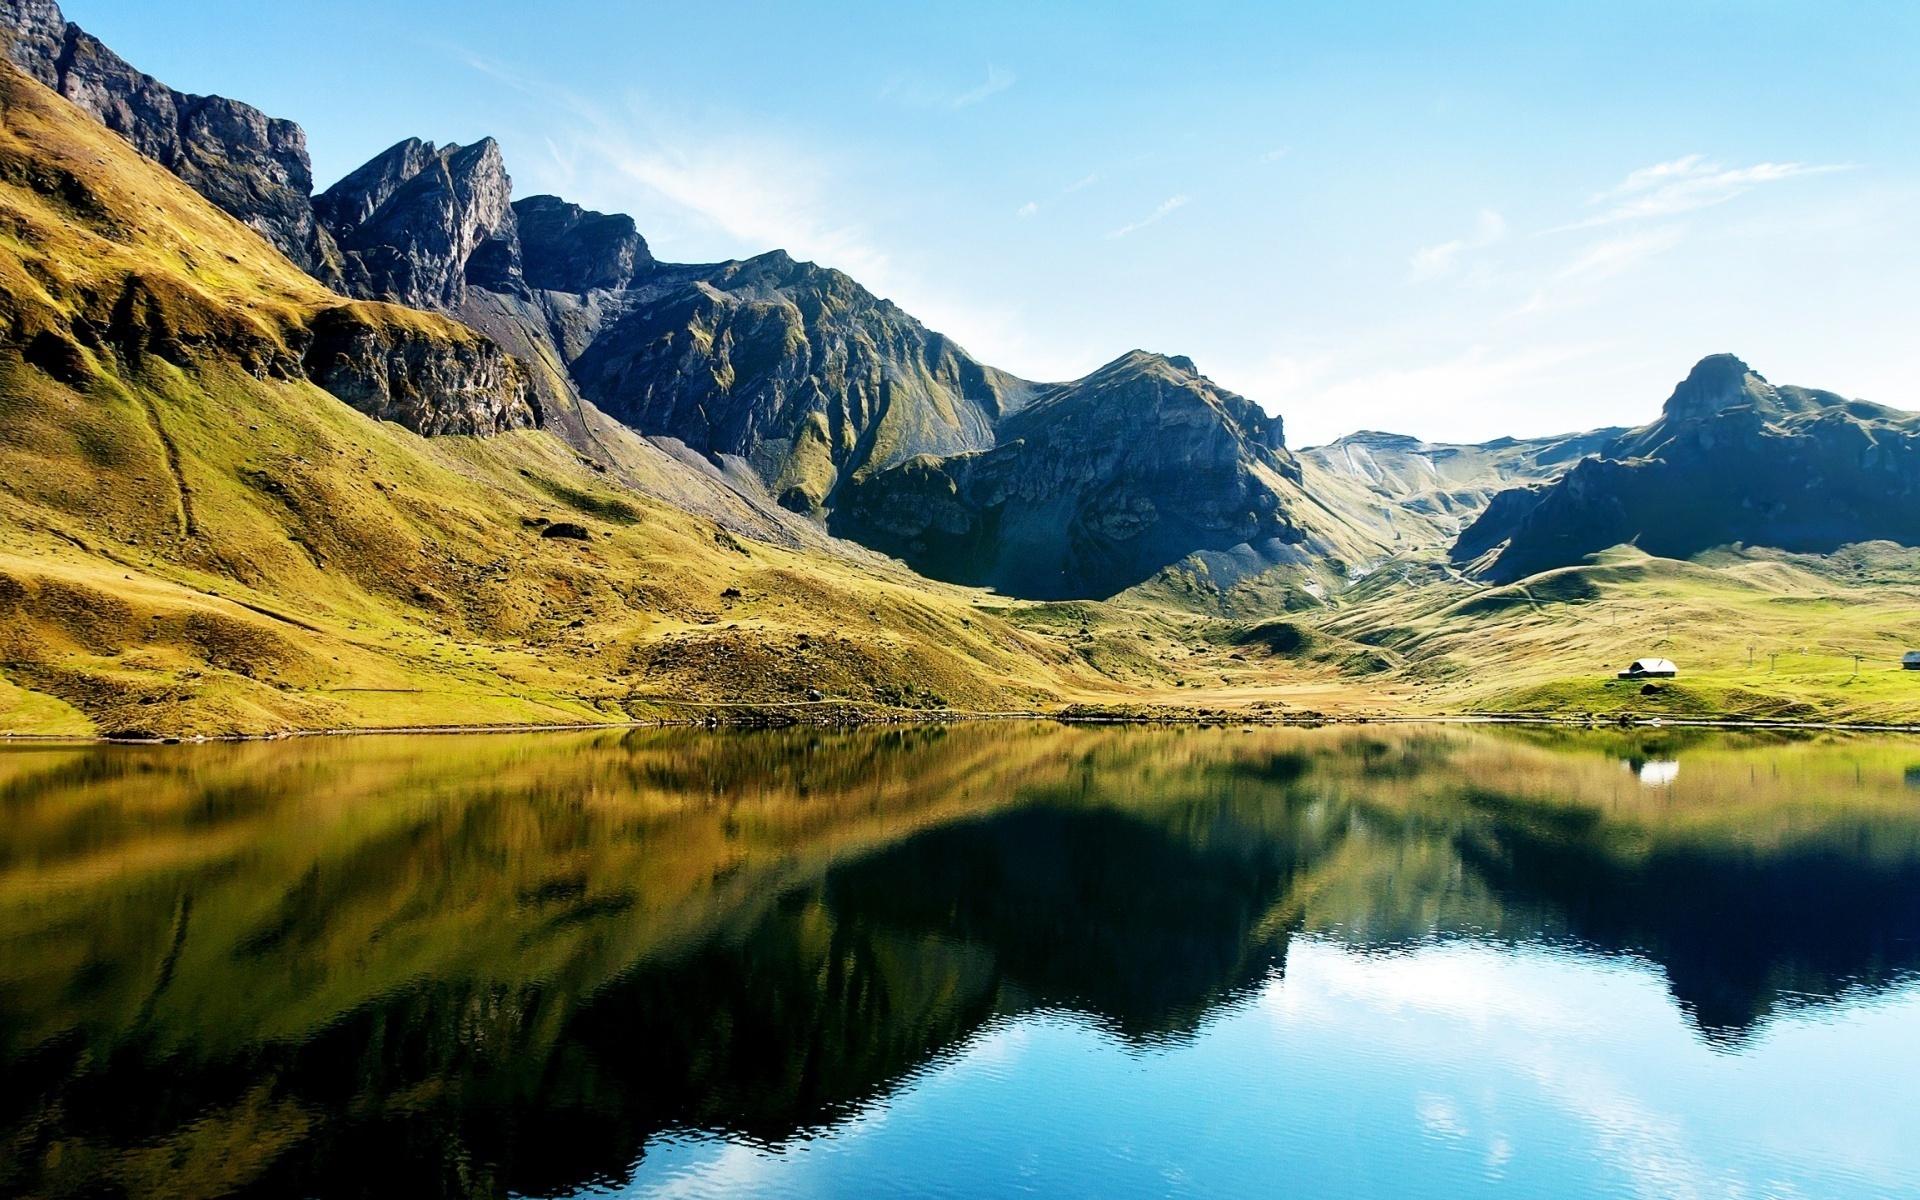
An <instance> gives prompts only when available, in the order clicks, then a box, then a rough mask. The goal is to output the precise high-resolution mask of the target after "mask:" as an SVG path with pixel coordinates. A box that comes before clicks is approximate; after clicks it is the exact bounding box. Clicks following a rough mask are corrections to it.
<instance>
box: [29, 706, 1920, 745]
mask: <svg viewBox="0 0 1920 1200" xmlns="http://www.w3.org/2000/svg"><path fill="white" fill-rule="evenodd" d="M720 703H722V704H725V706H726V707H730V708H737V709H739V710H742V711H740V712H739V713H738V714H737V715H736V716H730V717H727V718H721V717H718V716H711V715H710V716H706V717H699V716H689V717H656V718H648V719H643V720H631V721H599V722H583V723H579V724H570V723H544V724H512V725H471V724H453V725H383V726H366V727H342V728H327V729H290V730H282V731H278V732H274V733H232V734H190V735H171V734H156V735H151V736H131V735H113V734H92V735H87V734H51V733H48V734H41V733H12V732H4V731H0V745H6V744H22V743H72V744H87V745H114V746H172V745H205V744H209V743H216V742H236V743H237V742H277V741H286V740H289V739H292V738H321V737H376V736H378V737H395V736H402V735H433V736H454V735H462V734H510V733H591V732H596V731H605V730H615V729H623V730H624V729H709V730H713V731H716V732H717V731H720V730H745V729H792V728H803V727H811V728H820V729H859V728H863V727H868V726H885V725H946V724H961V723H966V722H975V721H1052V722H1055V723H1057V724H1061V725H1201V726H1216V725H1241V726H1259V727H1266V728H1276V729H1277V728H1312V729H1317V728H1324V727H1326V726H1330V725H1539V726H1550V727H1563V728H1572V729H1589V730H1596V731H1597V730H1601V729H1664V728H1683V729H1746V730H1780V731H1806V732H1821V731H1824V732H1834V733H1888V734H1920V721H1916V722H1912V723H1906V724H1895V723H1887V722H1874V721H1799V720H1772V719H1767V718H1756V717H1735V716H1724V717H1666V716H1657V715H1651V714H1648V715H1642V714H1637V713H1624V714H1620V715H1617V716H1613V717H1609V718H1604V719H1603V718H1598V717H1592V716H1588V715H1585V714H1582V715H1580V716H1563V715H1556V714H1553V713H1498V712H1474V713H1455V714H1445V715H1441V714H1416V713H1408V714H1353V713H1347V714H1323V713H1299V714H1275V713H1270V712H1258V713H1232V712H1223V711H1219V710H1207V709H1197V710H1189V711H1184V712H1182V711H1178V710H1167V711H1155V712H1124V711H1115V712H1076V711H1073V709H1074V708H1075V707H1077V706H1068V707H1067V708H1066V709H1063V710H1059V711H1054V712H1043V711H1032V712H967V711H959V710H953V709H940V710H929V711H924V712H917V711H910V710H902V711H887V712H883V713H872V712H861V711H859V710H857V709H854V708H851V707H839V708H838V710H837V711H835V712H833V713H830V714H817V715H816V714H812V713H809V714H804V715H801V714H795V713H793V712H791V711H790V710H789V708H788V707H787V706H782V705H765V706H752V705H748V704H745V703H740V704H734V703H732V702H720Z"/></svg>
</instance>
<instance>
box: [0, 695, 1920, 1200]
mask: <svg viewBox="0 0 1920 1200" xmlns="http://www.w3.org/2000/svg"><path fill="white" fill-rule="evenodd" d="M1916 757H1920V747H1916V746H1915V744H1914V743H1912V742H1906V741H1894V740H1865V739H1862V740H1836V739H1833V738H1829V737H1818V738H1813V737H1801V738H1789V737H1784V736H1766V737H1761V736H1731V735H1708V734H1703V733H1699V732H1695V731H1687V730H1673V729H1666V730H1659V731H1655V732H1651V733H1637V734H1628V733H1581V734H1577V735H1576V734H1570V733H1555V732H1548V731H1538V730H1533V731H1528V730H1514V729H1508V730H1466V729H1459V728H1435V727H1404V728H1397V727H1367V728H1360V729H1354V728H1347V729H1329V730H1317V731H1309V730H1280V729H1261V730H1257V731H1254V732H1251V733H1246V732H1242V731H1241V730H1239V729H1231V728H1230V729H1213V730H1207V729H1159V728H1154V729H1116V728H1091V729H1089V728H1061V727H1055V726H1047V725H1032V724H1006V725H999V724H985V725H966V726H958V727H952V728H930V729H924V730H915V731H910V732H865V731H862V732H847V733H826V732H792V731H783V732H765V733H741V734H725V735H713V734H704V733H694V732H684V731H667V732H656V731H647V732H633V733H626V734H607V733H600V734H583V735H528V736H491V737H482V736H476V737H439V738H432V737H417V738H407V737H393V738H360V739H348V740H337V739H312V740H299V741H293V742H285V743H272V744H242V745H210V746H188V747H163V748H162V747H156V748H131V747H102V746H39V747H34V746H22V745H14V746H11V747H8V748H6V749H4V750H0V806H3V811H4V814H5V823H4V826H0V1077H4V1079H5V1081H6V1083H5V1087H4V1089H0V1194H5V1195H26V1196H78V1195H116V1194H124V1195H149V1194H160V1193H163V1192H164V1193H165V1194H168V1195H176V1196H216V1195H258V1196H285V1195H322V1196H332V1195H348V1194H351V1195H359V1196H375V1195H394V1196H400V1195H406V1196H422V1195H426V1196H433V1195H480V1196H492V1195H505V1194H507V1193H509V1192H515V1193H522V1194H553V1193H560V1192H566V1191H570V1190H574V1189H578V1188H581V1187H583V1186H589V1185H595V1184H612V1183H618V1182H620V1181H622V1180H624V1179H627V1178H628V1177H629V1176H630V1175H631V1174H632V1172H633V1170H634V1168H635V1163H636V1161H638V1160H640V1159H641V1158H642V1156H643V1154H644V1153H645V1152H646V1150H647V1147H648V1144H649V1142H650V1141H651V1140H653V1139H656V1138H657V1137H659V1136H660V1135H662V1134H663V1133H668V1132H672V1131H685V1130H705V1131H713V1132H715V1133H719V1134H725V1135H728V1136H732V1137H736V1138H742V1139H747V1140H750V1141H753V1142H758V1143H764V1144H778V1143H782V1142H785V1141H788V1140H790V1139H793V1138H795V1137H796V1136H803V1135H807V1134H809V1133H810V1132H814V1131H818V1130H821V1129H823V1128H827V1127H831V1126H833V1125H834V1124H835V1123H837V1122H843V1121H845V1120H846V1119H848V1118H849V1117H851V1116H853V1115H855V1114H856V1113H858V1112H860V1111H861V1110H862V1109H863V1108H865V1107H867V1106H870V1105H872V1104H873V1103H874V1102H875V1101H876V1100H877V1099H879V1098H881V1097H883V1096H885V1095H886V1094H887V1093H888V1092H889V1091H890V1090H892V1089H894V1088H896V1087H898V1086H900V1085H901V1084H902V1083H903V1081H907V1080H910V1079H911V1078H913V1077H914V1076H915V1074H916V1072H920V1071H923V1070H924V1069H926V1068H927V1067H928V1065H929V1064H930V1063H938V1062H940V1061H942V1059H943V1055H945V1054H947V1053H949V1052H956V1051H957V1050H958V1048H959V1047H961V1046H962V1045H963V1044H965V1043H967V1042H968V1041H969V1039H970V1038H974V1037H976V1036H977V1035H979V1034H980V1032H981V1031H982V1030H983V1029H990V1028H995V1027H997V1024H996V1023H999V1022H1004V1021H1005V1020H1008V1019H1011V1018H1015V1017H1018V1016H1019V1015H1020V1014H1025V1013H1034V1012H1039V1011H1070V1012H1073V1013H1077V1014H1081V1016H1082V1017H1083V1019H1085V1020H1088V1021H1091V1022H1094V1023H1096V1024H1097V1025H1098V1026H1099V1027H1101V1028H1103V1029H1104V1030H1106V1031H1107V1034H1108V1035H1109V1036H1111V1037H1114V1038H1117V1039H1121V1040H1122V1041H1124V1042H1128V1043H1133V1044H1136V1045H1142V1046H1146V1045H1158V1044H1167V1043H1169V1042H1173V1043H1177V1042H1179V1041H1180V1040H1181V1039H1188V1038H1191V1037H1193V1036H1195V1035H1196V1031H1198V1030H1200V1029H1201V1027H1202V1025H1203V1023H1204V1022H1206V1021H1207V1020H1208V1019H1209V1015H1210V1014H1213V1013H1216V1012H1217V1011H1219V1010H1220V1008H1221V1006H1222V1005H1223V1004H1225V1003H1228V1002H1230V1001H1232V1000H1233V999H1234V998H1235V997H1237V996H1240V995H1243V994H1245V993H1247V992H1248V990H1249V989H1252V988H1256V987H1259V986H1262V985H1264V984H1266V983H1268V982H1269V981H1270V980H1272V979H1273V978H1274V977H1275V976H1276V974H1277V973H1279V972H1280V971H1281V970H1282V969H1283V966H1284V964H1285V962H1286V960H1287V952H1288V946H1289V940H1290V939H1293V938H1296V937H1299V936H1300V935H1302V934H1307V935H1313V937H1314V938H1315V939H1316V941H1317V942H1330V943H1334V944H1339V945H1344V946H1346V947H1348V948H1350V949H1351V950H1352V951H1354V952H1358V953H1362V954H1376V953H1387V952H1395V951H1402V950H1406V949H1408V948H1411V947H1416V946H1420V945H1426V944H1431V943H1434V942H1436V941H1442V940H1446V939H1455V940H1459V941H1461V942H1463V943H1466V944H1475V945H1482V946H1488V947H1494V948H1499V947H1524V946H1540V945H1546V946H1552V947H1559V948H1562V949H1564V950H1566V951H1568V952H1573V953H1578V954H1581V955H1587V956H1595V955H1598V956H1630V957H1631V958H1632V959H1634V960H1644V961H1646V962H1648V963H1651V964H1653V965H1654V967H1655V968H1656V969H1658V970H1659V971H1661V972H1663V973H1664V977H1665V979H1666V981H1667V985H1668V988H1669V990H1670V994H1671V997H1672V1000H1673V1002H1674V1003H1675V1004H1677V1005H1678V1006H1679V1008H1680V1009H1681V1010H1682V1011H1684V1013H1685V1014H1686V1015H1687V1019H1688V1020H1689V1021H1691V1022H1692V1023H1693V1026H1694V1028H1695V1030H1696V1036H1698V1037H1700V1038H1701V1039H1703V1040H1705V1041H1706V1042H1708V1043H1709V1044H1711V1045H1713V1046H1716V1047H1720V1048H1722V1049H1723V1051H1724V1052H1730V1053H1737V1052H1738V1051H1739V1049H1740V1047H1741V1046H1742V1044H1743V1043H1744V1042H1745V1041H1746V1040H1747V1039H1749V1038H1751V1037H1752V1036H1753V1035H1754V1033H1755V1031H1756V1030H1757V1029H1759V1028H1760V1027H1762V1026H1763V1025H1764V1024H1765V1023H1766V1022H1767V1021H1768V1020H1769V1019H1770V1018H1771V1017H1772V1016H1774V1015H1775V1014H1777V1013H1779V1012H1781V1011H1782V1010H1783V1008H1788V1007H1805V1006H1809V1005H1820V1004H1829V1003H1833V1002H1835V1001H1836V1000H1839V999H1846V1000H1853V999H1856V998H1858V997H1861V996H1865V995H1869V994H1872V993H1874V992H1876V991H1884V990H1886V989H1888V988H1890V987H1893V986H1895V985H1898V984H1900V983H1902V982H1903V981H1905V980H1906V979H1907V978H1908V977H1909V975H1910V974H1911V973H1912V972H1913V971H1915V969H1916V968H1917V967H1920V809H1917V808H1916V806H1915V804H1914V801H1913V792H1912V791H1911V790H1910V788H1909V786H1908V785H1909V782H1910V780H1911V778H1912V766H1911V764H1912V762H1913V760H1914V759H1915V758H1916ZM1674 763H1684V768H1685V769H1684V771H1682V772H1679V773H1677V774H1676V773H1672V772H1671V771H1663V772H1662V774H1664V778H1662V779H1660V780H1659V781H1658V782H1659V783H1660V785H1661V786H1657V787H1648V786H1645V781H1646V780H1647V768H1649V767H1652V766H1655V765H1661V764H1664V765H1666V766H1667V767H1670V766H1671V764H1674ZM1623 766H1625V767H1626V768H1627V769H1623Z"/></svg>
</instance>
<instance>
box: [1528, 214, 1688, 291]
mask: <svg viewBox="0 0 1920 1200" xmlns="http://www.w3.org/2000/svg"><path fill="white" fill-rule="evenodd" d="M1681 236H1682V233H1681V230H1680V228H1679V226H1677V225H1668V226H1664V227H1662V228H1659V229H1649V230H1645V231H1643V232H1640V233H1629V234H1624V235H1622V236H1620V237H1616V238H1608V239H1607V240H1606V241H1603V242H1599V243H1597V244H1595V245H1593V246H1590V247H1588V248H1587V250H1586V251H1585V252H1584V253H1582V254H1581V255H1580V256H1579V257H1578V258H1576V259H1574V260H1573V261H1572V262H1570V263H1568V264H1567V265H1566V266H1564V267H1562V268H1561V269H1560V270H1559V271H1558V272H1557V273H1556V274H1555V275H1554V278H1555V279H1606V278H1608V277H1609V276H1613V275H1618V274H1620V273H1621V272H1622V271H1625V270H1626V269H1627V268H1629V267H1631V266H1633V265H1635V264H1636V263H1639V262H1641V261H1642V260H1644V259H1648V258H1651V257H1653V256H1654V255H1656V254H1659V253H1662V252H1663V251H1667V250H1671V249H1673V248H1674V247H1675V246H1677V245H1679V244H1680V239H1681Z"/></svg>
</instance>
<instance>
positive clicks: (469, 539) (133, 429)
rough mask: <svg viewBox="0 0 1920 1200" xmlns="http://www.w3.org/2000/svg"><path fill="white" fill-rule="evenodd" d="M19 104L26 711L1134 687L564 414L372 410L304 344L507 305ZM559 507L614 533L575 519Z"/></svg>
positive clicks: (606, 705) (264, 719)
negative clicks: (610, 445) (322, 330)
mask: <svg viewBox="0 0 1920 1200" xmlns="http://www.w3.org/2000/svg"><path fill="white" fill-rule="evenodd" d="M0 110H3V111H0V306H4V312H5V315H6V317H7V320H6V323H5V334H4V337H0V662H4V664H5V665H4V666H3V667H0V674H4V676H5V679H6V685H5V687H4V688H0V727H5V728H7V729H9V730H12V731H17V732H25V731H36V732H72V733H81V732H92V731H111V732H132V731H144V732H156V733H167V734H197V733H224V732H264V731H270V730H276V729H291V728H311V727H332V726H343V727H356V726H359V727H364V726H369V725H386V724H444V723H465V722H478V723H499V722H545V721H553V722H576V723H577V722H581V721H593V720H608V719H616V718H624V717H626V716H627V715H628V714H630V713H635V712H642V713H644V712H657V711H659V710H660V706H662V705H669V704H680V703H684V702H686V701H690V700H692V701H707V700H721V699H726V700H748V701H754V700H793V699H800V698H802V697H804V696H805V695H806V694H807V693H808V691H809V689H812V690H816V691H817V692H819V693H820V694H822V695H823V696H824V697H825V698H827V699H828V700H843V701H855V702H862V703H870V704H893V705H904V706H908V707H925V706H929V705H933V704H937V703H940V702H943V701H944V702H946V703H950V704H954V705H959V706H965V707H975V708H998V707H1005V706H1008V705H1014V704H1021V705H1030V704H1032V703H1036V702H1040V701H1043V700H1045V699H1046V698H1049V697H1051V696H1054V695H1056V694H1059V692H1060V691H1061V689H1063V688H1064V689H1068V690H1072V689H1075V688H1077V687H1079V686H1081V685H1083V684H1084V685H1086V686H1093V687H1096V688H1097V687H1099V686H1102V683H1103V681H1102V677H1101V676H1100V675H1099V673H1098V672H1096V671H1094V670H1092V669H1091V668H1089V667H1088V666H1087V665H1086V664H1085V663H1084V661H1082V660H1080V659H1078V658H1075V657H1074V656H1072V654H1071V653H1070V652H1069V651H1068V650H1067V649H1065V648H1063V647H1060V646H1057V645H1054V644H1050V643H1049V642H1048V640H1047V639H1045V638H1044V637H1038V636H1034V635H1031V634H1027V633H1024V632H1022V631H1020V630H1017V629H1015V628H1014V627H1012V626H1011V625H1009V624H1008V623H1006V622H1005V621H1003V620H1000V619H998V618H996V617H994V616H992V615H990V614H988V613H985V612H982V611H980V610H979V609H978V608H977V607H976V606H975V604H974V602H973V601H974V597H972V596H970V595H969V594H967V593H965V592H961V591H958V590H955V589H943V588H940V587H938V586H929V585H927V584H926V583H925V582H924V581H922V580H919V579H918V578H917V577H914V576H912V575H910V574H909V573H907V572H906V571H904V570H903V569H900V568H898V567H896V566H892V565H889V564H886V563H884V562H882V561H879V560H874V559H871V558H868V557H864V556H860V555H857V554H852V553H848V554H845V555H842V556H838V557H836V556H834V555H832V554H828V553H824V552H821V551H818V550H800V549H794V548H791V547H784V546H775V545H769V544H765V543H754V542H750V541H745V540H742V539H740V538H738V537H736V536H734V534H732V533H730V532H729V531H728V530H727V529H726V528H724V527H722V526H721V525H719V524H716V523H715V522H714V521H711V520H708V519H705V518H702V517H697V516H692V515H689V514H686V513H683V512H680V511H677V510H675V509H673V508H671V507H669V506H667V505H666V504H663V503H661V502H659V501H657V500H654V499H652V498H650V497H648V496H644V495H641V494H639V493H637V492H634V491H631V490H629V489H626V488H624V487H621V486H619V485H618V484H617V483H616V482H612V481H610V480H609V478H608V476H607V474H605V473H603V472H602V471H598V470H594V469H592V468H591V466H590V465H589V464H587V463H585V462H583V460H582V457H581V456H580V455H579V454H577V453H576V452H575V451H573V450H572V449H571V448H569V447H568V446H566V445H565V444H563V443H562V442H560V441H559V440H558V439H556V438H554V437H553V436H551V435H550V434H547V433H544V432H539V431H533V430H519V431H513V432H509V433H506V434H504V435H501V436H497V437H492V438H484V439H482V438H472V437H445V438H431V439H430V438H423V437H420V436H418V435H417V434H414V433H412V432H410V431H409V430H407V429H405V428H403V427H401V426H399V425H396V424H393V423H389V422H381V421H376V420H372V419H370V418H368V417H367V416H365V415H364V414H362V413H360V412H357V411H355V410H354V409H352V408H350V407H348V406H347V405H346V404H343V403H341V402H340V401H339V400H336V399H335V398H334V397H332V396H330V395H328V394H327V393H326V392H324V391H322V390H321V389H320V388H318V387H316V386H315V385H314V384H313V383H311V382H309V381H308V380H307V379H306V378H305V377H304V376H303V374H302V373H301V371H299V370H297V369H295V368H296V367H297V366H298V364H299V361H300V353H301V350H302V344H303V343H302V339H303V336H305V335H307V334H308V333H309V331H310V330H311V329H312V326H313V325H314V323H315V322H316V321H317V320H318V319H319V318H320V316H321V315H323V314H325V313H329V312H337V311H340V310H341V309H343V308H345V309H346V310H347V311H349V312H350V313H352V314H355V316H356V319H359V320H364V321H365V322H367V323H368V324H370V325H381V326H402V327H404V331H405V332H406V333H407V334H408V335H409V336H411V337H414V338H416V339H418V340H420V341H421V342H423V343H424V344H429V345H449V344H454V343H459V342H461V341H462V340H463V339H465V340H471V339H475V338H476V337H477V335H474V334H472V333H471V332H469V331H467V330H466V329H465V328H464V327H462V326H459V325H456V324H454V323H452V322H450V321H447V320H445V319H443V318H439V317H436V316H432V315H429V314H424V313H417V312H414V311H412V310H407V309H401V308H395V307H391V306H382V305H364V304H346V303H344V302H342V301H341V300H340V298H339V297H338V296H336V295H334V294H333V293H331V292H328V291H326V290H325V289H324V288H321V287H320V286H319V285H318V284H316V283H314V282H313V281H312V280H310V279H308V278H307V277H306V276H305V275H304V274H302V273H301V272H300V271H299V270H297V269H296V268H295V267H294V266H293V265H292V264H291V263H289V262H287V261H286V260H285V259H284V258H282V257H281V256H280V255H279V254H278V253H277V252H276V251H274V250H273V248H272V247H271V246H269V245H268V244H267V243H266V242H265V241H263V240H261V239H260V238H259V237H258V236H257V235H256V234H254V233H253V232H252V231H250V230H248V229H246V228H245V227H243V226H241V225H239V224H238V223H237V222H235V221H234V220H232V219H231V218H229V217H228V216H226V215H225V214H224V213H221V212H219V211H218V210H217V209H215V208H213V207H212V206H211V205H210V204H208V203H207V202H206V201H205V200H204V199H203V198H201V197H200V196H198V195H197V194H196V193H194V192H192V191H191V190H189V189H188V188H187V187H186V186H185V185H184V184H182V183H181V182H180V181H179V180H177V179H175V178H174V177H172V176H171V175H169V174H168V173H167V172H165V171H164V170H162V169H161V168H159V167H158V166H156V165H155V164H154V163H152V162H150V161H149V160H146V159H144V158H142V157H141V156H139V155H138V154H137V153H135V152H134V151H133V150H132V149H131V148H130V147H129V146H128V145H127V144H126V143H125V142H123V141H122V140H121V139H120V138H118V137H117V136H116V135H114V134H113V133H111V132H109V131H108V130H106V129H104V128H102V127H101V126H99V125H97V124H95V123H94V122H93V121H91V120H90V119H88V118H87V117H86V116H84V115H83V114H82V113H80V112H79V111H78V110H76V109H74V108H72V107H71V106H70V105H68V104H67V103H66V102H65V101H63V100H61V99H59V98H58V97H56V96H55V95H53V93H51V92H49V91H47V90H46V89H45V88H43V87H41V86H40V85H39V84H37V83H34V82H32V81H30V80H28V79H27V78H25V77H24V76H22V75H20V74H18V73H17V72H14V71H12V70H10V69H8V70H4V71H0ZM558 524H567V525H572V526H575V527H576V528H577V532H579V533H581V534H584V539H579V538H568V537H550V536H542V534H543V533H544V532H549V531H551V530H552V529H553V527H554V526H555V525H558ZM575 531H576V530H567V531H566V532H575Z"/></svg>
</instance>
